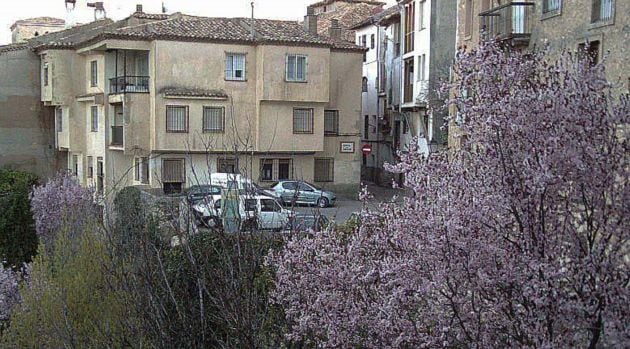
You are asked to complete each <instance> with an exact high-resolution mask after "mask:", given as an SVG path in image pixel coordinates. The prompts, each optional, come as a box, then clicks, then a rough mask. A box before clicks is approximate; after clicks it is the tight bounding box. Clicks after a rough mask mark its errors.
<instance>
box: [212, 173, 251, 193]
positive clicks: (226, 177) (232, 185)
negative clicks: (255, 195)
mask: <svg viewBox="0 0 630 349" xmlns="http://www.w3.org/2000/svg"><path fill="white" fill-rule="evenodd" d="M210 185H216V186H218V187H221V188H223V189H238V190H244V189H250V188H252V186H254V185H255V184H254V182H252V180H251V179H249V178H247V177H245V176H243V175H240V174H235V173H211V174H210Z"/></svg>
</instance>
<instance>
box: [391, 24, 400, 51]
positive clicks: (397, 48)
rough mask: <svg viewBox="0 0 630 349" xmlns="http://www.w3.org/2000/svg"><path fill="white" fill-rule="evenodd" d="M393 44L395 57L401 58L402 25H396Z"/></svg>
mask: <svg viewBox="0 0 630 349" xmlns="http://www.w3.org/2000/svg"><path fill="white" fill-rule="evenodd" d="M392 35H393V36H394V37H393V40H392V41H393V43H394V57H398V56H400V23H394V26H393V28H392Z"/></svg>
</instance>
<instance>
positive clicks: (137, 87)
mask: <svg viewBox="0 0 630 349" xmlns="http://www.w3.org/2000/svg"><path fill="white" fill-rule="evenodd" d="M109 93H110V94H118V93H149V77H148V76H118V77H115V78H111V79H109Z"/></svg>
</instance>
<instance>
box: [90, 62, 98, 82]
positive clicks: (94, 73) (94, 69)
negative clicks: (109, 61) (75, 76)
mask: <svg viewBox="0 0 630 349" xmlns="http://www.w3.org/2000/svg"><path fill="white" fill-rule="evenodd" d="M90 86H91V87H96V86H98V62H97V61H91V62H90Z"/></svg>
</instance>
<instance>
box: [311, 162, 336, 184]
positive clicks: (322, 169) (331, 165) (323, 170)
mask: <svg viewBox="0 0 630 349" xmlns="http://www.w3.org/2000/svg"><path fill="white" fill-rule="evenodd" d="M334 173H335V159H315V175H314V179H315V182H332V181H334V179H335V177H334Z"/></svg>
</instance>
